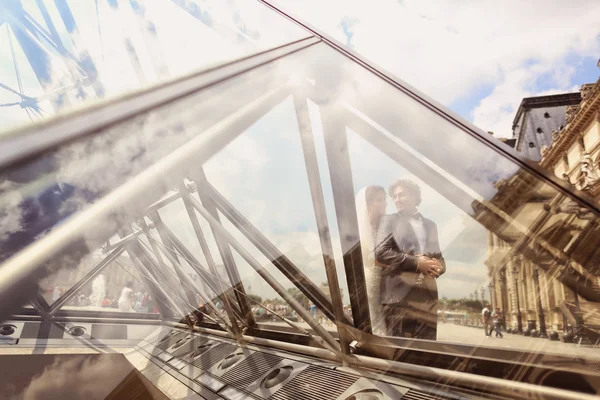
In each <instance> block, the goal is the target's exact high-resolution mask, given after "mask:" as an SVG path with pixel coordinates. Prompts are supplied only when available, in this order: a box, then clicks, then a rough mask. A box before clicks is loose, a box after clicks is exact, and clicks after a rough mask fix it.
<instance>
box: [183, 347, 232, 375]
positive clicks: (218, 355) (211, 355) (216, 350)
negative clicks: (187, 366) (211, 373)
mask: <svg viewBox="0 0 600 400" xmlns="http://www.w3.org/2000/svg"><path fill="white" fill-rule="evenodd" d="M235 347H236V346H234V345H233V344H227V343H222V344H219V345H217V346H214V347H213V348H211V349H210V350H208V351H207V352H206V353H204V354H202V355H201V356H200V357H198V359H197V360H195V361H194V362H193V363H192V365H193V366H194V367H198V368H200V369H201V370H204V371H206V370H208V369H210V368H211V367H212V366H213V365H215V364H216V363H218V362H219V361H221V360H222V359H223V358H225V356H227V355H228V354H230V353H231V352H232V351H233V350H235Z"/></svg>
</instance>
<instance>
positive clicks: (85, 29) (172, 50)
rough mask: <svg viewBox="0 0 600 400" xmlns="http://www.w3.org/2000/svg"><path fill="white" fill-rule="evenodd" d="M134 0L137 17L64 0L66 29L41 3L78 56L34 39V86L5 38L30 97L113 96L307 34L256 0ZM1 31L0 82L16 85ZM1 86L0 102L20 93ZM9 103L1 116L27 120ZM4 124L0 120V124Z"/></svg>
mask: <svg viewBox="0 0 600 400" xmlns="http://www.w3.org/2000/svg"><path fill="white" fill-rule="evenodd" d="M136 3H137V4H136V6H138V7H141V8H143V9H144V12H143V16H142V15H136V14H135V12H134V10H133V9H132V5H131V4H130V2H126V1H120V2H115V4H117V7H112V6H111V5H110V4H109V3H107V2H98V4H97V7H96V4H95V3H94V2H83V1H69V2H68V7H69V8H70V10H71V12H72V14H73V17H74V20H75V23H76V25H77V27H76V29H73V30H71V31H68V30H67V29H66V28H65V25H64V24H63V23H62V19H61V17H60V14H59V13H58V10H57V8H56V7H55V6H54V5H53V4H52V5H47V9H48V13H49V16H50V18H51V19H52V21H53V23H54V25H55V27H56V29H57V31H58V35H59V37H60V39H61V40H62V42H63V45H64V47H65V48H66V49H67V51H69V52H70V53H71V54H73V55H74V57H75V58H77V59H79V60H80V62H79V64H78V63H77V62H76V61H74V60H73V59H71V58H70V57H69V56H63V55H60V54H59V53H58V52H57V51H56V50H55V49H53V48H52V46H51V45H49V44H47V43H45V42H43V40H40V44H41V47H40V48H39V49H34V50H33V51H32V52H33V53H34V54H33V56H34V58H35V56H36V54H35V53H36V52H46V53H47V54H48V55H49V57H50V58H49V59H50V62H49V64H48V65H42V64H43V62H41V61H39V60H38V61H37V62H38V63H40V65H39V66H41V67H42V68H47V69H48V75H49V77H50V79H49V81H48V82H45V83H44V84H43V85H40V83H39V82H38V79H37V77H36V75H35V74H34V73H33V70H32V69H31V67H30V65H29V60H28V58H27V57H25V54H24V53H23V51H22V49H21V47H20V46H19V45H18V43H17V41H16V40H15V38H14V37H12V39H13V42H14V44H15V53H16V56H17V58H18V60H17V61H18V65H19V73H20V75H21V77H22V79H23V87H24V92H25V94H26V95H28V96H32V97H36V96H40V95H43V94H44V92H45V94H46V95H48V96H49V98H50V99H52V100H53V101H54V100H56V99H57V96H58V95H59V94H60V93H66V94H67V98H68V100H69V102H68V103H64V104H62V105H60V104H59V103H60V102H57V103H55V104H54V105H53V106H52V105H51V103H49V102H46V101H43V102H42V103H41V105H42V107H43V108H44V110H45V111H46V112H48V113H49V114H52V113H53V112H57V111H59V108H60V109H61V110H64V109H65V108H70V107H72V106H74V105H76V104H78V103H80V102H81V101H84V99H83V98H80V97H79V94H81V93H84V94H85V95H86V96H87V99H85V101H89V100H90V99H93V98H96V96H98V97H104V96H108V97H113V96H116V95H119V94H122V93H124V92H127V91H131V90H133V89H136V88H139V87H142V86H144V85H147V84H149V83H152V82H157V81H160V80H162V79H164V78H168V77H169V76H170V77H176V76H179V75H182V74H185V73H189V72H192V71H194V70H199V69H204V68H206V67H209V66H214V65H216V64H220V63H223V62H226V61H229V60H232V59H235V58H240V57H243V56H245V55H248V54H252V53H256V52H259V51H261V50H266V49H269V48H273V47H276V46H278V45H282V44H285V43H289V42H292V41H294V40H297V39H300V38H303V37H307V36H308V34H307V32H306V31H304V30H303V29H302V28H300V27H298V26H297V25H295V24H293V23H291V22H290V21H288V20H286V19H285V18H281V17H280V16H278V15H277V14H276V13H274V12H273V11H272V10H270V9H269V8H267V7H265V6H264V5H262V4H260V3H259V2H248V1H241V0H240V1H238V0H236V1H228V2H222V1H214V0H208V1H200V2H171V1H164V0H144V1H139V2H136ZM177 3H179V4H177ZM25 6H26V7H27V9H28V10H29V11H30V13H31V14H32V15H33V18H34V19H35V20H36V22H39V23H40V24H41V25H45V21H44V20H43V18H42V16H41V13H39V12H38V8H37V5H36V4H35V3H33V1H32V0H27V2H26V4H25ZM150 26H151V28H150ZM138 28H141V29H138ZM0 31H1V32H0V44H5V45H6V46H0V49H1V50H0V72H5V73H1V74H0V76H2V77H3V82H4V83H6V84H8V85H9V86H11V87H14V88H17V82H16V74H15V71H14V66H13V62H12V57H11V55H10V51H8V49H9V46H8V36H7V35H6V31H5V30H4V29H2V30H0ZM36 40H37V39H36ZM42 48H43V49H44V50H42ZM30 50H31V49H30ZM92 65H93V66H95V72H93V67H92ZM89 68H91V69H89ZM96 72H97V76H95V75H96ZM4 77H7V78H6V79H4ZM13 81H14V82H13ZM78 82H81V83H82V85H79V83H78ZM42 86H44V90H42ZM102 89H104V93H102V92H103V90H102ZM2 92H3V91H0V101H2V102H4V101H5V99H6V102H10V101H18V100H19V99H18V98H15V96H14V95H11V94H10V93H9V94H6V93H2ZM16 109H17V108H16V107H13V110H12V111H13V112H12V113H11V111H10V110H8V109H2V110H0V115H1V116H2V117H3V121H4V122H7V121H8V122H11V121H15V122H18V121H22V122H24V121H28V120H29V118H28V117H27V114H26V113H25V112H17V113H15V112H14V110H16ZM53 109H54V110H53ZM9 125H10V124H7V123H5V124H4V125H3V127H7V126H9Z"/></svg>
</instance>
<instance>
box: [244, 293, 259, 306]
mask: <svg viewBox="0 0 600 400" xmlns="http://www.w3.org/2000/svg"><path fill="white" fill-rule="evenodd" d="M247 296H248V297H249V298H250V299H252V300H253V301H251V302H250V303H251V304H250V307H252V306H257V305H258V303H262V297H260V296H259V295H257V294H248V295H247Z"/></svg>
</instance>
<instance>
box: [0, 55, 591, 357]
mask: <svg viewBox="0 0 600 400" xmlns="http://www.w3.org/2000/svg"><path fill="white" fill-rule="evenodd" d="M288 77H291V78H292V79H288ZM304 106H306V107H307V108H306V109H305V108H304ZM307 118H308V121H307ZM298 121H300V123H299V122H298ZM307 126H310V129H309V130H308V129H306V128H307ZM306 132H309V135H306ZM303 133H304V134H305V136H304V137H306V136H308V137H311V138H314V139H315V146H316V151H315V153H314V154H312V153H311V151H306V152H304V149H303V146H302V143H301V141H300V140H299V138H300V137H302V136H300V135H301V134H303ZM304 144H305V145H306V143H304ZM116 150H118V151H116ZM309 150H310V149H309ZM211 157H212V158H211ZM305 158H306V159H310V160H311V163H313V164H310V163H309V166H311V165H312V166H314V160H315V159H316V160H317V161H316V164H318V167H319V171H316V170H314V169H312V170H311V169H307V166H306V163H305ZM202 167H204V170H205V171H206V174H207V177H208V182H209V183H211V184H212V185H213V186H214V187H215V188H216V190H214V191H213V190H211V189H210V188H209V187H208V186H207V185H206V182H205V181H204V179H203V174H202V171H200V168H202ZM309 178H311V181H310V182H311V183H312V184H313V185H314V184H315V182H318V183H320V184H321V185H323V192H324V193H323V198H324V204H321V206H322V207H321V208H322V209H321V210H320V211H321V212H320V213H319V212H315V209H314V208H315V207H314V203H313V197H312V196H311V190H310V186H309V185H308V183H309ZM3 179H4V181H3V182H2V187H1V188H2V192H1V195H0V196H2V197H1V198H0V200H1V201H0V205H3V206H4V205H5V204H8V205H9V207H5V208H3V209H2V213H3V216H6V218H4V220H3V221H7V222H6V223H4V224H3V225H2V229H3V231H2V235H0V237H1V238H2V240H3V242H2V245H3V249H7V250H6V251H3V252H2V257H4V259H5V260H6V265H7V266H8V267H10V266H15V265H19V266H21V265H23V266H24V268H26V269H25V271H29V268H31V265H30V264H27V263H26V262H25V259H26V257H14V258H11V259H8V258H9V257H10V256H11V255H14V254H16V253H18V252H19V251H24V252H25V254H26V255H28V256H31V254H33V253H34V252H35V251H36V250H39V249H43V250H47V252H46V253H43V252H39V253H35V254H36V256H35V257H36V258H35V260H37V262H38V264H36V266H44V267H46V268H49V269H50V271H54V269H56V268H58V266H61V267H64V266H68V265H70V264H68V263H67V262H73V261H72V259H73V256H75V257H74V259H75V260H77V262H78V261H79V260H80V259H81V257H82V254H87V253H89V252H90V251H94V250H95V249H96V248H98V247H99V246H100V245H101V244H102V243H104V241H105V240H106V239H107V238H108V237H110V236H112V235H114V233H115V231H117V230H118V229H119V228H122V227H124V226H128V225H129V224H134V226H136V225H137V227H138V228H141V226H140V224H137V222H136V221H138V220H139V219H140V218H144V217H147V216H148V215H149V214H151V213H152V212H154V211H156V210H158V211H159V213H160V214H161V216H162V218H163V219H164V220H165V223H166V224H167V225H168V226H169V227H170V229H171V230H173V231H174V232H176V236H177V237H178V238H179V239H180V240H181V241H182V242H183V243H184V245H185V246H186V247H187V248H189V250H190V252H191V253H192V254H194V255H197V256H198V258H199V260H201V261H200V262H202V260H204V261H206V257H204V258H202V256H201V255H200V254H201V249H200V248H199V245H198V244H197V243H196V241H194V232H193V229H192V230H190V222H189V221H186V220H187V219H188V218H189V216H188V215H187V212H185V210H183V209H182V207H181V201H180V200H177V201H178V203H174V204H173V205H172V206H171V205H170V206H165V205H164V202H165V201H166V200H165V199H167V200H168V199H169V198H170V196H177V195H178V194H177V192H176V190H178V189H179V188H181V187H182V186H181V185H182V184H184V183H186V184H188V185H187V186H186V190H191V191H194V190H198V191H199V194H198V195H196V194H195V193H194V194H193V196H192V198H193V199H194V200H195V203H198V200H200V199H202V201H204V198H203V197H204V196H205V195H206V196H210V197H213V201H214V202H215V203H217V206H218V209H219V211H220V219H221V221H222V226H223V227H224V229H225V230H226V231H228V232H230V233H231V235H232V236H233V237H234V238H235V239H236V241H237V242H239V243H240V244H241V245H242V246H243V247H244V248H245V249H247V251H248V252H249V253H250V254H251V255H252V256H253V257H254V258H255V259H256V260H257V261H258V264H259V265H261V266H264V267H265V268H266V269H267V270H268V271H270V272H271V273H272V275H273V276H275V279H276V281H278V282H279V283H280V284H281V285H282V286H283V287H284V288H285V289H288V290H292V291H294V290H295V288H294V286H295V287H296V288H297V289H303V290H304V291H305V292H307V293H309V294H310V296H311V297H312V298H313V299H316V298H317V297H318V295H319V293H320V292H321V293H322V292H325V296H324V298H325V299H326V300H327V299H328V297H329V296H328V295H327V291H326V290H316V289H315V287H319V286H320V285H321V283H322V282H323V281H324V279H323V278H324V276H325V268H324V265H323V261H322V260H320V259H319V257H318V255H319V254H321V242H320V239H322V238H326V235H325V233H326V232H325V230H324V229H323V230H321V229H319V228H318V227H319V225H318V223H320V224H322V225H321V227H322V226H323V225H327V224H328V227H329V231H330V232H329V233H330V234H331V238H332V240H333V242H334V243H333V244H332V247H333V251H332V254H330V255H328V256H330V257H333V259H334V260H335V262H336V269H337V273H338V275H339V276H340V278H342V277H343V278H342V279H340V283H341V286H342V293H343V296H344V299H345V301H344V303H346V305H347V303H350V305H351V309H350V310H348V312H351V313H352V316H353V323H354V324H355V326H356V327H357V328H360V329H366V330H368V329H369V327H368V326H369V325H372V326H373V327H374V329H375V333H376V334H378V335H386V336H388V337H389V340H388V341H387V342H389V343H402V345H405V346H410V345H414V346H431V348H434V349H439V348H440V347H441V346H439V345H437V344H435V343H432V342H433V341H435V340H437V341H440V342H444V344H443V346H444V348H446V346H449V347H451V343H452V342H460V343H462V344H467V345H472V346H486V347H493V346H496V347H502V348H503V349H507V348H508V349H513V350H518V351H524V350H526V351H533V352H548V353H555V354H557V356H558V355H564V354H565V353H566V351H565V347H564V346H566V345H565V344H564V343H560V342H558V341H550V340H547V341H537V342H535V340H536V339H535V338H531V336H529V337H526V336H522V335H511V334H508V335H506V333H505V332H503V331H502V329H503V328H504V327H507V328H511V329H515V330H518V331H526V332H528V333H529V335H531V331H532V330H535V332H534V333H533V334H534V336H535V335H537V334H543V333H544V332H545V333H546V334H548V335H550V334H551V332H555V333H556V335H559V334H560V335H562V334H563V333H564V334H567V332H570V333H569V334H570V335H571V336H569V334H567V335H566V336H565V340H567V341H568V340H572V339H573V336H575V337H576V338H577V339H578V340H579V339H580V340H581V342H582V343H585V342H587V341H589V342H590V343H595V342H596V340H597V339H598V337H600V336H599V335H598V334H597V329H596V325H598V324H597V322H596V317H595V315H596V314H597V313H596V312H595V310H596V309H597V308H598V301H600V294H599V293H600V292H599V289H598V288H599V287H600V286H599V282H598V269H597V267H596V265H597V260H598V254H599V253H598V250H597V249H598V247H599V246H598V244H597V242H596V238H597V237H598V235H597V230H598V228H597V225H598V221H597V218H598V210H597V209H596V208H590V207H591V206H589V207H588V206H585V205H584V204H583V203H582V202H581V201H578V200H576V199H575V197H574V195H573V194H572V193H568V192H563V191H561V190H559V189H558V188H557V186H556V185H554V184H552V183H551V182H549V181H548V180H547V179H544V178H542V175H540V174H533V173H532V170H531V168H530V167H528V166H524V165H522V164H520V163H518V162H516V161H515V160H514V159H513V158H509V157H508V156H506V155H505V154H504V153H502V152H500V151H498V150H497V149H496V148H493V147H490V146H489V144H487V143H486V141H485V138H481V137H479V136H477V135H476V134H474V133H473V132H470V131H467V130H466V128H464V127H460V126H458V125H455V124H453V123H451V121H449V120H448V119H446V118H445V117H444V116H442V115H439V114H437V113H436V112H434V111H432V110H431V109H430V108H428V107H426V105H425V104H424V103H423V102H422V101H420V100H419V99H417V98H415V97H413V96H412V95H411V94H407V93H404V92H403V91H401V90H399V89H398V88H397V87H395V86H393V85H391V84H390V83H389V82H387V81H384V80H382V79H380V78H379V77H378V76H377V75H375V74H373V73H371V72H370V71H369V70H368V69H365V68H364V67H362V66H361V65H358V64H356V63H354V62H353V61H352V60H350V59H348V58H345V57H344V56H343V55H342V54H341V53H339V52H337V51H335V50H334V49H332V48H330V47H328V46H327V45H325V44H322V43H321V44H317V45H313V46H311V47H309V48H307V49H304V50H301V51H298V52H296V53H294V54H292V55H290V56H288V57H285V58H283V59H280V60H277V61H274V62H272V63H269V64H268V65H265V66H263V67H260V68H257V69H255V70H252V71H250V72H248V73H245V74H240V75H238V76H236V77H235V78H232V79H230V80H228V81H226V82H223V83H220V84H216V85H214V86H212V87H211V88H209V89H207V90H204V91H202V93H200V94H198V95H193V96H189V97H186V98H184V99H181V100H179V101H177V102H175V103H173V104H170V105H168V106H165V107H164V108H162V109H161V110H159V111H152V112H151V113H148V114H146V115H140V116H139V117H138V118H136V119H135V120H132V121H125V122H122V123H120V124H116V125H115V126H113V127H111V128H110V129H107V130H105V131H103V132H101V133H99V134H97V135H95V136H94V137H91V138H82V139H81V140H80V141H79V142H77V143H73V144H69V145H68V146H63V147H62V148H61V149H60V150H59V151H57V152H56V153H49V154H46V155H45V156H44V157H38V158H35V159H32V160H28V161H27V162H23V163H22V164H19V165H14V166H13V167H12V168H10V169H7V170H6V172H4V174H3ZM398 179H405V180H404V181H401V182H400V183H399V184H398V183H395V182H396V180H398ZM407 180H408V181H407ZM316 186H318V185H316ZM316 186H315V187H316ZM377 186H380V187H382V188H383V190H382V189H381V188H377ZM370 187H374V188H373V189H369V190H367V188H370ZM417 188H418V189H417ZM363 189H365V190H363ZM317 197H319V196H316V197H315V199H316V198H317ZM175 199H176V197H175ZM159 200H160V201H161V203H160V205H153V203H154V202H156V201H159ZM171 200H172V198H171ZM317 200H318V199H317ZM315 203H316V204H317V205H319V204H320V203H319V202H318V201H316V202H315ZM205 206H206V204H205ZM231 206H233V207H235V209H234V208H232V207H231ZM148 207H150V209H148ZM196 207H197V208H198V209H199V210H197V215H202V216H203V218H200V222H201V226H202V227H203V230H205V233H206V234H207V236H208V237H209V239H208V241H209V245H208V246H209V249H210V250H211V252H212V254H213V257H214V258H215V263H216V264H217V265H219V266H220V265H223V264H224V262H223V260H222V259H221V257H220V256H219V255H218V254H219V251H218V249H217V248H216V247H217V246H216V243H215V241H214V238H212V237H211V236H210V235H208V232H209V231H210V229H209V227H208V226H207V225H206V222H205V221H203V219H206V220H210V218H208V217H206V213H205V211H204V208H203V207H202V206H199V205H198V204H196ZM323 210H324V211H325V212H324V213H323ZM417 211H418V213H417ZM236 213H237V214H236ZM317 215H319V216H320V218H319V219H317V217H316V216H317ZM313 216H314V217H313ZM230 219H231V220H230ZM146 221H147V219H146ZM184 221H185V222H184ZM325 221H326V222H325ZM142 225H143V224H142ZM253 228H256V231H253V230H252V229H253ZM317 235H320V236H317ZM152 237H154V238H155V239H156V237H157V234H156V233H155V232H154V230H153V229H151V236H150V237H149V238H148V239H147V241H145V239H140V240H141V243H142V244H143V245H144V246H146V248H148V247H152V246H151V245H152V240H153V239H152ZM307 238H309V239H307ZM65 242H68V243H69V246H67V245H65V244H64V243H65ZM50 245H53V246H54V247H52V246H50ZM271 245H274V246H275V247H276V248H279V249H280V250H282V251H283V252H284V254H287V255H288V257H289V259H290V261H291V262H293V264H294V266H296V267H297V268H298V270H300V271H302V272H304V274H305V275H307V276H308V279H307V280H306V281H305V282H302V283H300V280H299V279H296V280H293V279H287V278H284V277H283V276H282V275H283V274H282V273H281V272H279V269H277V268H276V267H275V266H274V265H273V263H280V266H281V260H282V259H281V258H280V257H279V258H278V256H279V253H278V251H276V250H275V249H274V248H273V247H272V246H271ZM300 245H301V246H302V247H300ZM27 246H31V247H27ZM42 246H46V247H42ZM56 249H58V250H56ZM261 250H262V251H261ZM178 251H179V253H181V251H182V249H179V250H178ZM160 253H162V256H163V257H164V256H165V255H166V254H165V253H164V252H162V251H160V252H159V253H155V255H154V256H151V257H152V259H153V260H155V261H156V262H159V257H158V256H159V254H160ZM236 253H237V251H236V252H234V258H235V261H236V265H237V267H238V270H239V272H240V279H241V281H242V283H243V285H244V287H245V289H246V291H247V293H248V294H249V295H258V296H261V301H263V302H264V301H268V300H272V303H278V302H280V301H281V300H280V299H279V298H278V297H277V296H274V295H273V293H271V292H269V289H268V287H267V285H266V284H265V282H263V280H261V279H258V278H257V276H256V274H255V273H254V272H253V268H249V267H248V265H246V261H243V260H241V259H240V258H239V256H236V255H235V254H236ZM265 253H266V254H265ZM21 254H23V253H21ZM307 254H308V256H307ZM67 256H69V257H70V258H68V257H67ZM178 256H181V257H182V258H183V259H185V257H187V256H185V255H184V254H178ZM313 256H314V257H313ZM31 257H33V256H31ZM321 257H322V254H321ZM29 259H30V258H27V260H29ZM48 261H51V262H48ZM190 261H191V260H187V263H188V264H189V263H190ZM288 266H289V265H288ZM8 267H7V268H8ZM182 268H183V269H184V270H185V271H187V272H188V273H191V271H192V270H193V268H191V265H187V266H186V265H185V264H183V266H182ZM0 271H2V270H1V269H0ZM40 271H42V272H44V273H47V272H48V271H46V270H44V269H43V268H40ZM168 271H171V270H168ZM168 271H164V272H165V273H163V275H162V276H161V277H160V283H161V287H163V288H164V289H165V290H169V293H170V294H171V293H172V296H171V297H173V299H172V302H173V305H174V306H176V305H177V304H178V303H179V302H181V303H183V304H184V305H185V299H186V298H187V294H186V293H185V290H184V287H185V286H184V285H181V286H179V287H177V286H175V285H176V284H174V283H173V281H172V278H173V277H174V276H175V275H176V273H170V275H169V274H167V273H166V272H168ZM342 271H343V272H345V274H344V273H343V272H342ZM219 274H222V273H221V272H219ZM298 275H299V274H296V276H298ZM235 283H237V282H235ZM377 289H379V293H377ZM346 294H347V295H348V297H345V296H346ZM232 297H234V296H232ZM178 299H179V300H178ZM182 299H183V300H182ZM187 300H188V303H191V302H189V298H187ZM488 302H489V303H490V308H491V309H488V311H489V314H488V313H487V312H486V310H485V308H487V307H484V306H485V305H486V304H485V303H488ZM288 305H289V304H288ZM319 307H320V308H321V309H320V310H318V309H317V310H315V317H317V318H316V319H317V320H319V319H320V318H319V311H320V312H324V311H325V302H323V304H321V305H320V306H319ZM496 309H497V310H496ZM312 310H313V309H312V307H311V305H310V304H304V305H303V306H302V308H300V309H299V313H305V312H307V311H312ZM185 311H187V310H185ZM259 311H260V310H259ZM284 311H285V310H284ZM496 311H497V312H498V314H495V312H496ZM308 314H309V315H308V316H306V314H305V317H306V318H304V319H305V322H306V323H307V324H309V323H311V324H312V325H311V327H313V328H315V327H316V328H318V326H316V324H315V323H314V318H312V317H311V316H310V312H309V313H308ZM257 317H258V316H257ZM257 319H258V318H257ZM370 323H371V324H370ZM322 324H325V322H324V321H323V322H322ZM484 325H485V328H486V330H487V332H486V333H488V336H486V335H485V334H484V331H483V329H482V328H483V327H484ZM302 326H303V327H304V329H305V326H304V325H302ZM490 327H492V328H496V327H497V328H498V330H499V332H497V333H498V339H496V338H495V336H496V334H495V333H492V336H494V338H492V339H489V338H488V337H489V329H490ZM534 328H535V329H534ZM542 328H544V329H542ZM332 329H333V328H332ZM319 330H320V329H319ZM501 334H502V335H504V336H505V337H504V338H503V339H500V336H501ZM321 335H322V336H323V337H324V338H327V337H328V334H327V333H326V332H322V331H321ZM415 337H416V338H419V339H426V341H423V340H421V341H409V340H402V339H399V340H398V338H411V339H412V338H415ZM365 338H366V339H364V346H365V347H364V348H365V349H367V350H365V351H369V349H370V348H371V346H372V345H373V343H374V342H373V341H372V340H376V338H372V337H369V336H365ZM427 341H429V342H427ZM415 343H416V344H415ZM424 343H425V344H424ZM372 347H376V346H372ZM568 352H569V354H578V355H581V356H582V357H594V355H593V354H592V352H590V351H589V349H585V348H583V347H577V348H576V347H568ZM491 354H495V353H491ZM498 354H500V352H499V353H498ZM511 354H512V353H511ZM440 362H441V361H440Z"/></svg>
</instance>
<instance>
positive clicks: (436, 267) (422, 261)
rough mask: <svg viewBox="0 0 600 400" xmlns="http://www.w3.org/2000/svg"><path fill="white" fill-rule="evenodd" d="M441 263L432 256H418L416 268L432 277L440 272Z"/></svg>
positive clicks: (437, 275)
mask: <svg viewBox="0 0 600 400" xmlns="http://www.w3.org/2000/svg"><path fill="white" fill-rule="evenodd" d="M442 269H443V268H442V264H441V263H440V262H439V261H438V260H435V259H433V258H429V257H425V256H419V264H418V265H417V270H418V271H419V272H421V273H423V274H426V275H429V276H431V277H432V278H437V277H439V276H440V273H441V272H442Z"/></svg>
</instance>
